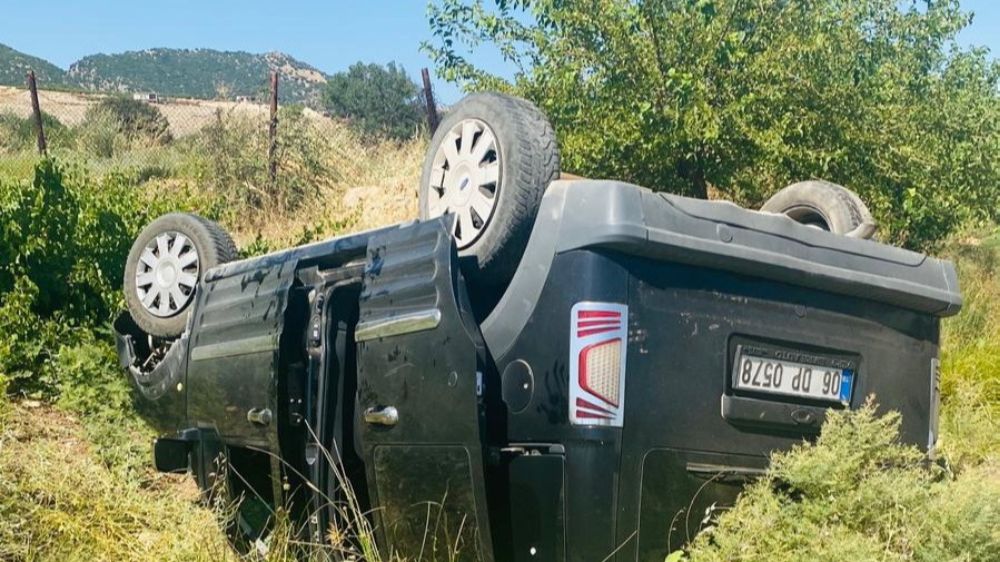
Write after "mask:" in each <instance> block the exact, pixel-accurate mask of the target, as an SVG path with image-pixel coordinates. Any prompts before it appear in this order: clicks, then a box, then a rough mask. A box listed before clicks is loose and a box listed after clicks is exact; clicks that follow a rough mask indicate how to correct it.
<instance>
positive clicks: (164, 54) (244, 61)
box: [0, 45, 327, 107]
mask: <svg viewBox="0 0 1000 562" xmlns="http://www.w3.org/2000/svg"><path fill="white" fill-rule="evenodd" d="M29 68H30V69H34V70H35V73H36V74H37V75H38V80H39V84H40V85H41V86H42V87H45V86H50V87H51V86H53V85H59V86H63V87H67V86H68V87H76V88H82V89H84V90H94V91H101V92H155V93H157V94H159V95H161V96H173V97H190V98H199V99H225V100H232V99H234V98H235V97H236V96H250V97H254V98H257V99H259V100H263V99H264V98H265V97H266V93H267V91H268V73H269V72H270V71H271V70H272V69H276V70H278V72H279V73H280V76H281V87H280V92H281V100H282V102H283V103H304V104H306V105H309V106H312V107H318V106H319V98H320V92H321V91H322V88H323V86H324V84H326V80H327V76H326V75H325V74H324V73H322V72H320V71H319V70H317V69H316V68H314V67H312V66H310V65H308V64H306V63H304V62H302V61H299V60H296V59H295V58H293V57H291V56H289V55H286V54H284V53H265V54H253V53H247V52H243V51H216V50H213V49H147V50H145V51H129V52H125V53H118V54H111V55H107V54H96V55H90V56H87V57H84V58H82V59H80V60H79V61H77V62H75V63H73V64H72V65H70V67H69V70H68V71H64V70H62V69H61V68H59V67H57V66H55V65H54V64H52V63H50V62H48V61H45V60H42V59H40V58H37V57H33V56H30V55H27V54H24V53H21V52H19V51H16V50H14V49H12V48H10V47H7V46H4V45H0V85H9V86H22V85H23V84H24V80H25V73H26V72H27V71H28V69H29Z"/></svg>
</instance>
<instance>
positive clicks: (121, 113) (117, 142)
mask: <svg viewBox="0 0 1000 562" xmlns="http://www.w3.org/2000/svg"><path fill="white" fill-rule="evenodd" d="M79 134H80V139H81V140H80V142H81V146H82V147H83V148H84V149H85V150H88V151H90V152H91V153H93V154H94V155H96V156H100V157H104V158H107V157H110V156H112V155H113V154H115V153H116V152H118V151H120V150H122V149H124V148H126V147H136V146H159V145H163V144H167V143H169V142H170V141H171V140H173V136H172V135H171V133H170V123H169V122H168V121H167V119H166V117H164V116H163V114H162V113H160V110H159V109H158V108H156V107H155V106H152V105H150V104H148V103H145V102H142V101H139V100H133V99H130V98H122V97H111V98H104V99H102V100H101V101H100V102H98V103H97V104H95V105H93V106H91V107H90V108H89V109H87V114H86V116H85V117H84V121H83V123H81V124H80V126H79Z"/></svg>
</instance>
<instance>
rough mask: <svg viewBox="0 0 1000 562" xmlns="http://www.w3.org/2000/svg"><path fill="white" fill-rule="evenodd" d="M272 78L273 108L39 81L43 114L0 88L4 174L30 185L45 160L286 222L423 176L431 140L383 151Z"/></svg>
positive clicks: (246, 100)
mask: <svg viewBox="0 0 1000 562" xmlns="http://www.w3.org/2000/svg"><path fill="white" fill-rule="evenodd" d="M262 78H265V77H262ZM272 79H273V81H272V82H271V92H270V94H268V95H265V96H262V98H253V97H245V96H239V97H235V98H233V99H214V100H203V99H191V98H179V97H169V96H163V95H161V94H159V93H155V92H143V93H127V94H126V93H120V92H93V91H69V90H59V89H54V88H47V87H46V84H44V83H41V82H39V83H38V89H37V100H38V103H37V108H38V111H37V112H36V111H35V108H34V107H33V103H32V95H31V91H30V88H29V86H28V85H25V86H23V87H22V86H17V87H15V86H0V173H3V172H7V173H10V172H14V173H15V174H17V173H18V172H20V173H21V174H23V175H27V173H28V172H30V170H31V168H32V167H33V166H34V164H35V163H36V162H37V161H38V159H39V157H40V154H39V153H40V152H41V151H45V152H46V153H47V154H48V155H51V156H55V157H56V158H58V159H59V160H60V161H61V162H64V163H67V164H72V165H76V166H81V167H83V168H84V169H86V170H87V173H90V174H92V175H96V176H101V175H106V174H109V173H118V174H124V175H126V176H128V177H129V178H131V179H132V180H133V181H134V182H135V183H136V184H140V185H150V184H152V188H153V189H163V188H168V187H170V186H171V185H184V186H188V187H194V188H195V189H196V191H198V192H199V193H208V194H211V195H213V196H217V199H218V200H221V201H223V202H224V203H226V204H229V205H231V206H238V207H239V208H259V209H267V210H277V211H283V212H288V211H294V210H295V209H296V208H298V207H299V206H300V205H301V204H302V203H303V201H305V200H306V199H307V198H309V197H310V196H314V195H321V194H322V195H323V196H329V195H330V191H329V190H326V191H324V190H325V189H326V188H329V187H334V188H343V189H341V191H343V190H344V189H347V188H348V187H353V186H365V185H370V184H372V183H374V182H376V181H381V182H390V183H392V182H394V183H399V182H400V181H401V180H400V179H398V178H399V177H402V176H406V177H407V178H408V177H409V176H411V175H413V171H412V170H411V168H414V169H415V165H414V164H415V163H414V162H411V160H414V158H413V157H412V156H411V155H412V154H413V153H414V152H415V150H414V147H419V145H420V144H421V143H423V142H425V141H424V140H423V139H424V138H425V135H422V134H418V135H417V136H416V137H414V140H413V141H412V142H410V143H409V145H410V146H407V143H402V144H400V143H398V142H397V143H396V144H395V145H394V146H388V145H387V144H383V145H381V146H373V145H372V142H371V140H370V139H365V138H362V137H361V135H359V134H358V133H355V132H354V131H353V130H352V129H351V128H350V127H349V126H347V124H346V123H345V122H344V121H342V120H338V119H335V118H331V117H329V116H328V115H325V114H322V113H320V112H317V111H315V110H313V109H310V108H308V107H305V106H302V105H293V104H288V105H285V104H281V103H279V102H280V98H279V97H278V96H276V95H275V93H276V90H277V91H280V85H278V84H277V83H276V79H277V76H276V75H273V76H272ZM262 81H263V80H262ZM39 122H40V126H39ZM40 135H44V144H40V143H41V142H42V139H41V138H40ZM393 160H394V161H393ZM402 181H406V180H402ZM345 186H346V187H345Z"/></svg>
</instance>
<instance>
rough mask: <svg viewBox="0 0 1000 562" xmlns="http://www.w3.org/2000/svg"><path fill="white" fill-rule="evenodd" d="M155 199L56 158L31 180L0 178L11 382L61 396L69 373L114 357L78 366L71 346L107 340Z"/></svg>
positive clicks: (0, 255)
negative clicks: (100, 336)
mask: <svg viewBox="0 0 1000 562" xmlns="http://www.w3.org/2000/svg"><path fill="white" fill-rule="evenodd" d="M158 207H159V205H158V204H157V203H156V202H155V201H153V202H149V201H145V200H141V199H140V198H139V197H138V195H137V192H136V191H135V190H134V189H133V188H132V186H131V184H130V182H127V181H126V180H125V178H123V177H121V176H119V175H116V174H109V175H108V176H107V177H106V178H105V179H104V180H103V181H102V182H100V183H94V182H93V181H91V180H89V179H88V178H86V177H83V176H82V175H80V173H79V172H77V171H75V170H73V169H66V168H63V167H61V166H59V165H58V164H56V162H55V161H53V160H43V161H41V162H40V163H39V164H38V165H37V167H36V168H35V175H34V179H33V180H32V181H31V182H30V183H28V182H12V181H10V180H7V179H5V178H0V210H2V213H0V376H2V377H3V378H4V379H6V380H8V381H9V383H10V385H11V387H10V390H11V391H13V392H21V393H27V394H35V395H42V396H45V395H54V394H56V393H57V392H58V391H59V390H60V389H62V388H65V384H64V383H65V380H64V379H65V376H66V375H67V373H68V374H69V375H71V376H77V377H78V376H85V373H86V372H90V373H93V372H97V371H98V369H97V367H94V365H97V364H98V363H102V364H103V365H104V366H105V367H107V366H109V365H113V361H110V360H106V359H107V357H106V355H105V356H104V358H103V359H102V360H101V361H98V360H94V361H91V362H90V363H88V365H91V367H93V368H90V369H89V370H87V369H82V367H81V368H78V367H80V366H81V365H82V363H81V361H82V360H83V359H82V358H81V357H79V356H77V359H78V360H70V357H71V355H67V353H71V352H69V351H67V350H68V349H73V348H74V347H75V346H76V345H77V344H86V345H89V346H90V347H91V348H93V349H95V350H96V349H100V348H103V349H104V350H105V352H106V350H107V349H109V346H108V345H107V343H97V342H95V341H94V339H93V335H92V331H93V330H94V329H95V328H97V327H99V326H103V325H105V324H106V323H107V322H108V321H110V319H111V317H112V315H113V314H114V313H115V312H117V311H118V310H120V308H121V302H120V301H121V298H122V297H121V286H122V269H123V264H124V263H125V257H126V256H127V254H128V251H129V248H130V247H131V244H132V239H133V237H134V236H135V234H136V233H137V232H138V231H139V229H140V227H141V226H142V225H143V224H145V223H146V222H147V221H148V219H149V217H150V216H153V215H155V214H157V213H158V212H159V210H160V209H159V208H158ZM64 352H65V353H64ZM107 372H113V371H110V370H108V371H107ZM116 378H117V377H116Z"/></svg>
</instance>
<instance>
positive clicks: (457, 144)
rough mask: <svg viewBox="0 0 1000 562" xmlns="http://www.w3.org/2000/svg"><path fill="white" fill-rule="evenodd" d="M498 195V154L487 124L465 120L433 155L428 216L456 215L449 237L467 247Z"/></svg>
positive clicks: (487, 221) (495, 203) (493, 207)
mask: <svg viewBox="0 0 1000 562" xmlns="http://www.w3.org/2000/svg"><path fill="white" fill-rule="evenodd" d="M499 195H500V151H499V149H498V147H497V138H496V135H494V134H493V131H492V130H490V128H489V126H488V125H487V124H486V123H483V122H482V121H480V120H479V119H465V120H463V121H460V122H459V123H458V124H457V125H455V126H454V127H452V128H451V130H449V131H448V134H447V135H445V137H444V141H443V142H442V143H441V146H439V147H438V150H437V153H436V154H435V155H434V163H433V167H432V168H431V181H430V192H429V193H428V215H429V216H430V217H439V216H441V215H443V214H445V213H453V214H454V215H455V223H454V225H453V226H452V234H453V235H454V236H455V240H456V241H457V243H458V248H459V249H460V250H461V249H464V248H468V247H469V246H470V245H472V243H473V242H475V241H476V240H477V239H478V238H479V236H480V235H481V234H482V233H483V231H484V230H485V228H486V225H487V223H489V221H490V218H491V217H492V216H493V213H494V211H496V207H497V200H498V197H499Z"/></svg>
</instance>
